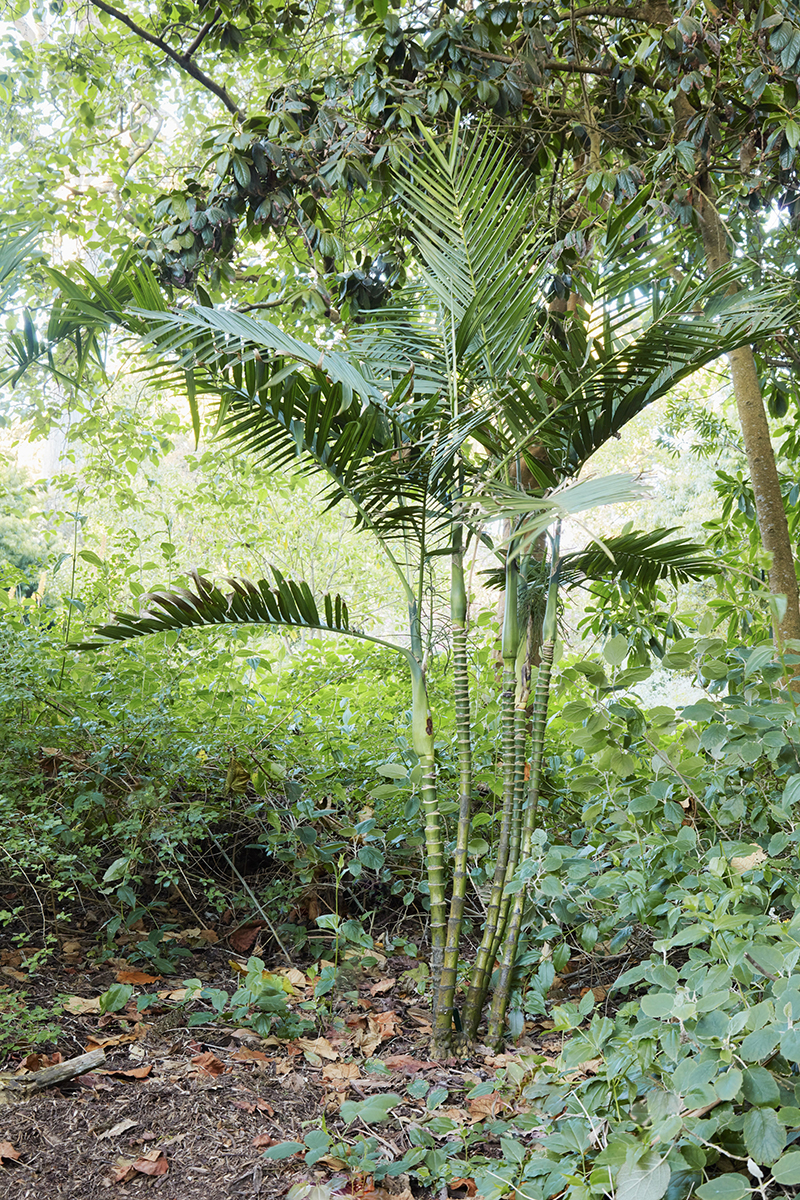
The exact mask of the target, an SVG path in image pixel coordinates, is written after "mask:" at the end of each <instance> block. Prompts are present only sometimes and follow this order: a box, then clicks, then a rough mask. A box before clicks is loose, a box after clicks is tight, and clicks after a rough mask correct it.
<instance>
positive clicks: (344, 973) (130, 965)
mask: <svg viewBox="0 0 800 1200" xmlns="http://www.w3.org/2000/svg"><path fill="white" fill-rule="evenodd" d="M239 933H240V936H239V938H238V941H237V938H236V935H235V934H234V935H233V936H228V937H227V938H222V939H220V938H219V937H218V935H217V934H215V933H213V931H211V930H199V929H187V930H184V931H183V933H182V934H178V935H177V936H176V942H179V943H182V944H183V948H184V949H185V950H188V951H189V953H188V955H187V956H186V957H185V958H183V959H181V960H180V965H179V966H178V968H177V973H176V974H175V975H170V976H161V975H159V974H158V971H157V970H155V969H154V968H152V967H151V968H148V967H147V965H145V966H144V967H143V966H142V963H141V962H140V961H135V960H136V958H137V956H136V954H135V953H133V954H130V957H126V956H125V954H124V947H121V948H120V947H117V948H115V952H116V953H118V954H119V956H118V957H112V958H105V960H104V961H102V960H98V959H93V957H92V953H93V951H95V950H96V941H93V939H92V938H90V937H87V936H85V934H84V933H82V932H81V931H80V930H77V931H73V932H70V931H68V930H63V929H62V930H61V931H60V940H59V947H58V949H57V950H56V951H55V952H54V953H52V954H51V955H49V956H48V957H47V958H46V959H44V961H42V962H39V963H35V964H34V965H35V968H36V969H35V970H30V969H29V966H30V956H31V954H32V953H33V952H34V951H35V947H26V946H19V945H16V946H11V945H10V944H9V942H6V948H5V949H3V948H2V946H1V945H0V1028H4V1032H5V1037H6V1045H7V1046H8V1045H13V1044H14V1039H15V1037H16V1038H17V1042H16V1044H17V1045H19V1044H20V1039H22V1038H23V1037H24V1035H25V1031H26V1029H27V1027H28V1024H29V1025H30V1029H31V1031H32V1030H34V1029H35V1028H36V1025H35V1023H34V1020H33V1017H32V1016H31V1015H29V1014H32V1013H33V1011H34V1008H35V1006H41V1008H42V1009H44V1010H45V1011H46V1012H47V1013H50V1012H51V1010H52V1009H53V1005H54V1004H57V1005H61V1006H63V1011H62V1012H61V1013H60V1015H58V1016H57V1017H56V1023H57V1026H58V1030H57V1031H54V1033H53V1035H52V1040H51V1041H50V1042H49V1043H45V1044H42V1045H41V1046H39V1047H38V1048H37V1049H36V1050H35V1051H30V1052H28V1053H27V1054H22V1053H20V1052H19V1051H17V1052H16V1053H13V1054H10V1055H9V1054H8V1051H7V1050H6V1052H5V1060H4V1061H3V1059H2V1057H0V1067H2V1068H5V1070H4V1071H3V1072H2V1076H3V1078H2V1079H0V1084H1V1083H2V1082H3V1079H5V1080H7V1079H8V1078H9V1076H11V1077H13V1078H14V1079H15V1080H23V1079H26V1078H30V1076H31V1075H32V1073H35V1072H37V1071H39V1070H41V1069H43V1068H45V1067H47V1066H48V1065H52V1064H53V1063H58V1062H60V1061H63V1060H66V1059H70V1058H73V1057H75V1056H77V1055H80V1054H83V1053H85V1052H87V1051H91V1050H94V1049H97V1048H102V1049H103V1051H104V1053H105V1060H104V1061H103V1062H102V1065H101V1067H100V1068H98V1069H95V1070H93V1071H91V1072H90V1073H88V1074H84V1075H81V1076H80V1077H78V1078H76V1079H75V1080H73V1081H71V1082H69V1083H68V1084H62V1085H61V1086H60V1087H59V1088H49V1089H47V1090H45V1091H41V1092H39V1093H38V1094H36V1095H33V1096H32V1097H31V1098H29V1099H26V1100H21V1101H13V1102H10V1103H6V1104H4V1105H2V1106H0V1198H2V1200H6V1198H9V1200H49V1198H50V1197H53V1198H55V1197H64V1198H69V1200H93V1198H94V1197H98V1196H107V1197H108V1198H109V1200H124V1198H130V1197H136V1196H141V1195H143V1194H148V1193H151V1192H152V1193H153V1194H155V1195H157V1196H160V1197H162V1198H163V1200H222V1198H223V1197H224V1198H225V1200H232V1198H234V1197H243V1198H249V1197H270V1198H272V1197H275V1198H276V1200H277V1198H282V1197H284V1196H286V1195H287V1193H288V1192H289V1190H290V1189H291V1188H292V1187H293V1185H295V1184H304V1183H305V1184H309V1185H318V1184H327V1185H329V1186H325V1187H319V1188H317V1187H316V1186H314V1190H313V1191H311V1194H310V1198H309V1200H326V1198H327V1197H329V1196H330V1195H331V1194H332V1193H331V1191H330V1190H329V1187H331V1186H332V1187H333V1189H335V1190H334V1191H333V1195H334V1196H352V1197H360V1198H361V1200H422V1198H423V1197H424V1198H426V1200H427V1198H431V1200H461V1198H468V1197H472V1196H476V1195H477V1192H476V1188H475V1184H474V1181H473V1180H472V1179H470V1177H469V1175H468V1174H465V1175H461V1176H459V1177H456V1178H454V1179H451V1181H450V1183H449V1186H448V1187H447V1188H444V1189H442V1188H441V1187H439V1188H437V1189H436V1190H435V1191H432V1190H430V1189H427V1190H426V1188H425V1187H424V1186H423V1185H422V1184H420V1183H419V1181H417V1180H413V1179H410V1178H409V1176H408V1175H407V1174H399V1175H397V1176H395V1177H388V1178H386V1177H384V1178H382V1179H381V1178H380V1171H379V1170H378V1171H377V1172H376V1171H375V1170H374V1161H375V1160H374V1159H373V1160H372V1162H371V1161H369V1160H367V1161H365V1162H363V1163H362V1164H361V1165H360V1167H359V1165H358V1164H357V1163H354V1162H353V1161H351V1162H349V1163H345V1162H343V1161H342V1160H341V1158H338V1157H337V1156H336V1153H335V1152H332V1153H331V1152H329V1153H324V1152H323V1153H322V1154H321V1155H319V1157H318V1158H317V1161H316V1162H312V1164H311V1165H308V1163H307V1161H306V1153H305V1152H306V1147H305V1146H303V1147H302V1149H299V1150H297V1149H296V1150H295V1151H291V1150H290V1151H289V1156H287V1157H285V1158H283V1159H277V1160H276V1159H271V1158H265V1157H264V1151H265V1150H266V1149H269V1148H270V1147H274V1146H276V1145H277V1144H278V1143H281V1142H286V1141H294V1142H302V1141H303V1138H304V1137H305V1136H306V1135H307V1134H308V1132H309V1131H310V1130H320V1129H325V1130H326V1131H327V1132H328V1133H329V1134H330V1135H331V1136H332V1138H333V1139H334V1141H339V1140H340V1139H344V1140H345V1141H346V1142H349V1143H350V1144H352V1143H354V1142H357V1141H358V1139H359V1138H369V1137H372V1138H375V1139H376V1140H377V1153H378V1156H379V1158H380V1159H381V1160H382V1161H383V1162H384V1163H385V1162H386V1161H387V1160H388V1161H390V1162H392V1161H394V1162H397V1161H398V1160H399V1159H400V1158H401V1157H402V1156H403V1154H404V1153H405V1152H406V1150H408V1148H409V1145H410V1142H409V1131H410V1130H411V1129H412V1128H413V1127H414V1126H415V1125H416V1124H418V1123H419V1122H420V1121H422V1122H425V1121H426V1120H429V1119H430V1118H431V1117H433V1116H435V1117H443V1118H446V1121H445V1125H447V1126H448V1127H449V1128H451V1129H452V1127H453V1124H454V1125H455V1126H457V1127H458V1128H460V1129H465V1130H472V1131H474V1132H479V1131H480V1132H481V1137H480V1139H479V1142H478V1144H476V1145H475V1146H474V1147H473V1150H474V1151H476V1152H479V1153H481V1154H484V1155H487V1156H488V1157H499V1155H500V1145H499V1139H498V1137H497V1136H495V1135H494V1134H493V1133H492V1131H491V1124H492V1121H493V1120H494V1119H497V1118H499V1117H501V1116H502V1117H503V1118H504V1119H508V1117H509V1116H510V1115H513V1112H514V1111H515V1110H517V1111H525V1103H524V1098H523V1096H522V1091H523V1085H524V1083H525V1082H526V1067H525V1058H526V1056H529V1055H532V1054H535V1055H544V1056H545V1057H548V1058H550V1057H555V1056H556V1055H557V1054H558V1053H559V1051H560V1049H561V1046H562V1035H561V1034H560V1033H557V1032H555V1031H554V1030H553V1026H552V1022H551V1021H548V1020H546V1019H541V1020H538V1021H536V1022H534V1023H531V1022H528V1023H527V1025H526V1029H525V1032H524V1034H523V1035H522V1037H521V1038H520V1039H518V1041H517V1043H516V1044H515V1046H514V1047H513V1050H511V1051H510V1052H508V1053H504V1054H499V1055H494V1054H490V1053H489V1052H488V1051H487V1050H486V1049H482V1048H481V1047H478V1048H476V1052H475V1054H474V1055H473V1056H472V1057H471V1058H470V1059H468V1060H463V1059H460V1060H455V1059H452V1060H448V1061H443V1062H434V1061H431V1059H430V1058H429V1041H430V1032H431V1027H430V1013H429V1012H428V1010H427V1009H426V1007H425V1001H424V979H425V973H426V968H425V967H424V964H421V963H420V962H419V961H417V960H415V959H412V958H408V957H406V956H402V955H394V956H392V955H389V956H387V957H384V955H383V954H381V953H380V952H379V951H376V953H375V954H373V955H372V959H373V962H372V963H371V964H370V965H367V966H365V965H364V964H363V963H358V964H356V963H353V964H347V963H346V964H345V965H344V966H343V967H342V969H341V970H340V972H339V973H338V975H337V980H336V986H335V987H334V988H333V989H332V990H331V991H330V992H329V993H328V994H327V995H326V996H324V997H322V998H321V999H320V1000H319V1002H318V1004H317V1005H316V1006H315V1007H316V1008H317V1010H318V1011H317V1012H316V1013H313V1012H309V1011H308V1009H306V1010H305V1011H302V1005H304V1004H308V1002H309V1001H311V1000H312V999H313V993H314V984H315V978H314V975H313V971H312V973H311V975H309V974H307V973H306V970H307V969H304V968H303V966H302V965H299V966H297V967H288V966H286V964H285V962H284V961H283V960H282V959H281V960H280V961H276V960H275V959H274V958H272V960H270V957H269V956H268V955H267V953H266V952H262V951H261V950H260V947H259V943H258V941H257V935H258V933H259V930H258V929H257V928H255V929H253V930H250V929H248V930H247V932H246V934H245V935H244V937H243V936H242V935H241V931H239ZM248 940H252V941H253V944H252V945H251V946H248V947H246V948H245V949H244V952H242V948H243V946H244V943H245V942H246V941H248ZM234 947H238V949H236V948H234ZM250 954H256V955H260V956H261V957H262V958H264V959H266V960H267V967H268V969H269V970H270V971H272V972H275V974H276V975H277V976H278V977H280V978H282V979H283V980H285V984H284V986H285V987H286V989H287V994H288V995H289V1007H290V1010H291V1011H292V1012H296V1013H297V1016H298V1017H305V1018H308V1017H309V1016H314V1015H316V1017H317V1020H316V1028H314V1029H311V1030H310V1031H309V1032H308V1033H307V1036H303V1037H290V1038H288V1039H287V1038H283V1039H280V1040H279V1039H278V1038H276V1037H273V1036H267V1037H266V1038H264V1037H260V1036H258V1035H257V1034H256V1033H254V1031H253V1030H252V1029H251V1028H244V1027H243V1028H238V1027H236V1026H235V1025H234V1024H228V1023H226V1019H225V1013H224V1012H223V1014H222V1016H221V1017H217V1018H216V1020H215V1021H213V1023H210V1024H195V1025H192V1024H191V1023H190V1022H191V1018H192V1014H193V1013H197V1012H199V1011H200V1010H203V1009H205V1010H206V1011H207V1012H208V1011H209V1004H208V1002H207V1001H197V1000H192V999H191V997H189V998H188V999H187V996H186V989H185V987H184V986H183V983H182V981H183V980H184V979H189V978H192V979H196V980H200V981H201V983H202V985H203V987H204V988H217V989H220V990H222V991H225V992H227V993H228V994H231V993H233V992H234V991H235V990H236V988H237V986H238V985H239V984H240V983H241V980H242V978H243V974H242V973H243V971H244V970H245V963H246V961H247V958H248V955H250ZM625 965H626V964H625V963H624V962H623V963H621V962H617V961H615V962H614V963H613V964H612V963H610V962H609V964H608V967H607V968H606V969H605V971H603V972H602V975H599V974H598V969H597V962H596V960H594V961H593V960H589V959H586V958H583V957H582V958H581V959H576V960H572V961H571V962H570V964H568V968H567V970H566V971H565V973H564V978H563V980H562V981H560V986H561V988H562V992H563V994H564V995H569V996H570V997H571V998H577V996H578V995H580V994H581V993H582V992H585V990H586V987H588V986H591V987H592V990H593V991H594V993H595V998H596V1000H597V1001H603V1000H604V998H605V995H606V993H607V984H608V983H609V982H610V979H611V978H612V977H613V975H614V974H616V973H617V972H618V971H620V970H624V969H625ZM317 978H318V976H317ZM115 984H120V985H122V986H123V987H132V988H133V994H132V995H131V996H130V998H129V999H128V1000H127V1002H126V1003H125V1004H124V1007H122V1008H121V1009H120V1010H119V1011H116V1012H109V1011H107V1012H102V1011H101V1008H102V1006H101V1001H100V997H101V995H102V994H103V993H106V992H107V991H108V989H109V988H113V987H114V985H115ZM143 993H147V994H149V995H151V996H153V997H154V998H153V1001H152V1002H151V1004H150V1005H149V1007H147V1008H145V1009H144V1011H139V1008H138V1006H137V998H138V997H139V996H141V995H142V994H143ZM20 996H24V1004H25V1006H26V1007H25V1008H23V1009H22V1010H21V1012H22V1015H21V1016H19V1018H18V1019H16V1020H12V1021H11V1027H9V1017H8V1014H9V1013H12V1012H13V1010H14V1001H15V999H16V998H18V997H20ZM601 1007H602V1004H601ZM4 1009H5V1011H6V1014H7V1015H6V1024H5V1026H4V1027H3V1026H2V1024H1V1022H2V1013H3V1010H4ZM2 1054H3V1050H2V1044H1V1043H0V1056H2ZM513 1064H517V1066H516V1068H515V1069H512V1070H511V1071H510V1070H509V1068H510V1067H512V1065H513ZM509 1078H513V1080H514V1084H513V1086H509ZM531 1078H532V1075H530V1074H528V1075H527V1081H529V1080H530V1079H531ZM493 1081H494V1083H493ZM470 1093H476V1094H475V1095H472V1096H470ZM2 1095H3V1094H2V1088H1V1087H0V1103H1V1102H2ZM381 1096H383V1097H385V1098H386V1103H387V1104H389V1105H391V1111H390V1115H388V1116H387V1114H386V1112H384V1114H383V1119H380V1118H379V1119H378V1120H374V1119H373V1120H370V1119H369V1113H370V1111H371V1110H369V1109H367V1108H365V1109H364V1110H363V1112H364V1115H365V1116H367V1121H366V1122H365V1121H364V1120H363V1119H361V1118H357V1119H356V1120H355V1121H353V1120H351V1121H350V1123H349V1124H346V1123H345V1122H344V1121H343V1120H342V1114H341V1113H340V1109H341V1105H342V1103H343V1101H356V1102H363V1101H366V1100H368V1099H372V1098H376V1097H381ZM434 1096H435V1097H436V1102H435V1104H432V1100H431V1098H432V1097H434ZM379 1107H380V1106H379ZM451 1136H452V1135H451ZM441 1140H444V1135H441ZM336 1148H337V1147H335V1146H334V1147H332V1149H333V1150H334V1151H335V1150H336ZM339 1149H340V1147H339ZM312 1157H313V1156H312ZM376 1175H377V1176H378V1177H379V1180H376ZM298 1190H302V1189H298ZM295 1194H297V1193H295Z"/></svg>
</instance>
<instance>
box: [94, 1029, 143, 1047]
mask: <svg viewBox="0 0 800 1200" xmlns="http://www.w3.org/2000/svg"><path fill="white" fill-rule="evenodd" d="M144 1032H145V1031H143V1030H141V1029H137V1030H136V1032H135V1033H117V1034H113V1033H112V1034H109V1036H108V1037H101V1036H100V1034H93V1035H92V1036H91V1037H89V1038H87V1039H86V1044H85V1045H84V1049H85V1050H86V1051H87V1053H88V1052H89V1051H90V1050H97V1049H99V1048H100V1047H103V1049H105V1048H106V1047H107V1046H124V1045H127V1044H128V1043H129V1042H138V1041H139V1040H140V1038H142V1037H143V1035H144Z"/></svg>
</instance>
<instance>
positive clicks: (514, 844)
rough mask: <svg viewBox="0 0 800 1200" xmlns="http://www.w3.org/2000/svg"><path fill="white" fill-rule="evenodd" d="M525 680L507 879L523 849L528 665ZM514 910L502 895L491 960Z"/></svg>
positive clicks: (520, 684) (517, 723)
mask: <svg viewBox="0 0 800 1200" xmlns="http://www.w3.org/2000/svg"><path fill="white" fill-rule="evenodd" d="M523 670H524V678H523V679H522V680H520V679H519V678H518V681H517V706H516V709H515V712H514V817H513V822H512V826H511V845H510V847H509V852H508V864H507V866H506V880H509V879H511V878H512V876H513V875H514V872H515V871H516V869H517V866H518V865H519V858H520V849H521V846H522V811H523V800H524V798H525V760H526V756H525V748H526V743H527V740H528V712H527V709H528V700H529V698H530V686H529V684H528V683H527V666H525V667H524V668H523ZM510 908H511V895H510V894H509V895H506V896H503V899H502V901H501V904H500V917H499V920H498V922H497V930H496V932H495V940H494V947H493V952H492V958H493V959H496V958H497V954H498V951H499V949H500V943H501V941H502V940H503V935H504V933H505V929H506V925H507V924H508V914H509V910H510Z"/></svg>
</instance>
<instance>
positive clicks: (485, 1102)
mask: <svg viewBox="0 0 800 1200" xmlns="http://www.w3.org/2000/svg"><path fill="white" fill-rule="evenodd" d="M506 1107H507V1106H506V1102H505V1100H504V1099H503V1097H502V1096H500V1095H498V1093H497V1092H490V1093H489V1095H488V1096H475V1098H474V1099H472V1100H467V1108H468V1109H469V1114H470V1120H471V1121H472V1123H473V1124H477V1122H478V1121H486V1120H494V1119H496V1117H497V1116H498V1114H499V1113H501V1112H502V1111H503V1109H504V1108H506Z"/></svg>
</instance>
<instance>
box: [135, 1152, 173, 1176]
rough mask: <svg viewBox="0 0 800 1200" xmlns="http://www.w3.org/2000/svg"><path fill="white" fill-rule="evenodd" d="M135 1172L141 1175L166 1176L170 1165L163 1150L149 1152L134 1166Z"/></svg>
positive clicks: (138, 1159)
mask: <svg viewBox="0 0 800 1200" xmlns="http://www.w3.org/2000/svg"><path fill="white" fill-rule="evenodd" d="M133 1169H134V1171H138V1172H139V1174H140V1175H166V1174H167V1172H168V1171H169V1163H168V1162H167V1159H166V1156H165V1155H164V1152H163V1151H162V1150H148V1151H146V1152H145V1153H144V1154H143V1155H142V1156H141V1158H137V1159H136V1162H135V1163H134V1164H133Z"/></svg>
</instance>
